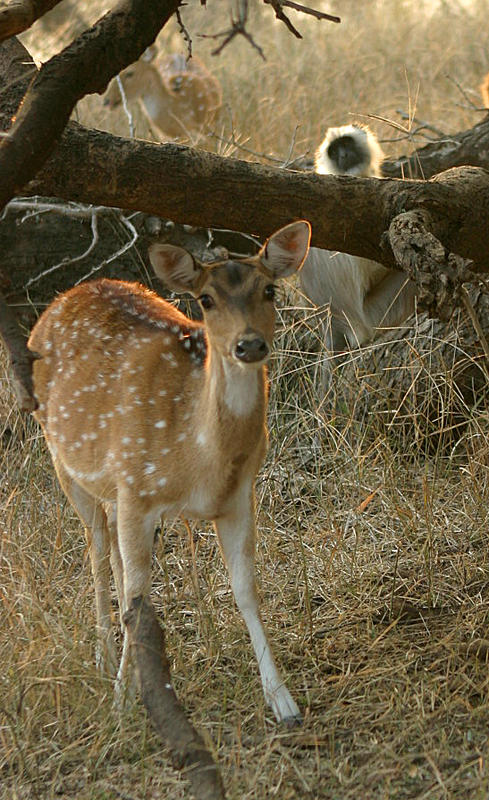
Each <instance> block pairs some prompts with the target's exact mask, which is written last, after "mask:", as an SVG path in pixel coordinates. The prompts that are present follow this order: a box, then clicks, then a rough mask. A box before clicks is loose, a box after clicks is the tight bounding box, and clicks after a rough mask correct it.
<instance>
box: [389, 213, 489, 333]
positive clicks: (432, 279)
mask: <svg viewBox="0 0 489 800" xmlns="http://www.w3.org/2000/svg"><path fill="white" fill-rule="evenodd" d="M432 227H433V224H432V219H431V216H430V215H429V214H428V212H426V211H423V210H421V209H414V210H412V211H406V212H404V213H402V214H398V215H397V216H396V217H394V219H393V220H392V222H391V223H390V225H389V229H388V232H387V234H386V236H387V240H388V242H389V244H390V247H391V248H392V252H393V254H394V257H395V260H396V263H397V265H398V266H399V268H400V269H402V270H403V271H405V272H406V273H407V274H408V275H409V277H410V278H411V279H412V280H413V281H414V282H415V283H416V285H417V287H418V291H417V297H418V304H419V305H420V307H421V308H424V309H426V310H427V311H428V312H429V314H430V315H431V316H434V317H439V318H440V319H441V320H443V321H447V320H449V319H450V317H451V316H452V314H453V312H454V310H455V308H457V307H458V306H459V305H460V303H461V299H460V295H461V289H462V285H463V284H464V283H465V282H467V281H475V282H477V281H478V280H479V279H478V277H477V275H475V274H474V273H473V272H472V271H471V269H470V266H471V265H472V261H471V260H470V259H467V258H462V256H459V255H457V254H456V253H450V252H448V251H447V250H446V249H445V247H444V246H443V245H442V243H441V242H440V241H439V239H437V237H436V236H435V235H434V234H433V233H432V232H431V230H430V229H431V228H432Z"/></svg>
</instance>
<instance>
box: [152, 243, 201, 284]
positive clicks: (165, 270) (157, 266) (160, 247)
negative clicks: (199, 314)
mask: <svg viewBox="0 0 489 800" xmlns="http://www.w3.org/2000/svg"><path fill="white" fill-rule="evenodd" d="M148 254H149V260H150V261H151V264H152V267H153V269H154V271H155V273H156V275H157V276H158V278H159V279H160V280H161V281H162V282H163V283H164V284H165V286H167V287H168V288H169V289H171V290H172V291H173V292H177V293H182V292H190V293H191V294H198V290H199V286H200V285H201V283H202V278H203V274H204V271H203V269H202V267H201V266H200V265H199V264H197V263H196V262H195V261H194V259H193V257H192V256H191V255H190V253H188V252H187V250H184V249H183V248H182V247H175V245H172V244H157V243H156V244H152V245H151V246H150V247H149V250H148Z"/></svg>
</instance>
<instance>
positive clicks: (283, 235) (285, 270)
mask: <svg viewBox="0 0 489 800" xmlns="http://www.w3.org/2000/svg"><path fill="white" fill-rule="evenodd" d="M310 241H311V226H310V224H309V222H307V221H306V220H304V219H303V220H300V221H299V222H292V223H291V224H290V225H286V226H285V228H280V230H278V231H276V232H275V233H273V234H272V235H271V236H270V238H269V239H267V241H266V242H265V244H264V245H263V247H262V249H261V250H260V253H259V257H260V261H261V263H262V264H263V266H264V267H265V269H266V270H267V272H269V273H270V274H271V275H272V277H273V278H274V279H276V278H286V277H287V276H288V275H292V273H294V272H296V271H297V270H298V269H300V267H301V266H302V264H303V262H304V259H305V257H306V256H307V252H308V250H309V243H310Z"/></svg>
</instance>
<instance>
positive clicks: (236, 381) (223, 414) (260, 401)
mask: <svg viewBox="0 0 489 800" xmlns="http://www.w3.org/2000/svg"><path fill="white" fill-rule="evenodd" d="M209 349H210V348H209ZM265 385H266V373H265V367H258V368H256V369H254V368H250V367H246V366H241V365H240V364H233V363H232V362H231V361H229V360H228V359H226V358H223V357H222V356H220V355H218V354H217V353H215V352H213V351H212V350H211V349H210V352H209V353H208V357H207V362H206V364H205V366H204V367H203V384H202V392H201V393H200V398H199V402H198V404H197V407H196V408H195V417H196V423H197V428H198V430H199V432H200V440H201V442H202V443H204V441H205V440H207V439H208V438H210V436H211V435H214V434H215V433H216V434H217V439H218V440H223V439H228V438H229V439H230V441H232V440H234V441H235V443H236V444H237V445H239V444H240V440H242V445H243V447H245V444H246V447H245V449H248V447H253V446H256V444H257V440H258V439H260V438H262V437H264V436H265V429H264V426H265V408H266V391H265ZM217 429H219V430H217ZM211 432H212V433H211Z"/></svg>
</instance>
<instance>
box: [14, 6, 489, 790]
mask: <svg viewBox="0 0 489 800" xmlns="http://www.w3.org/2000/svg"><path fill="white" fill-rule="evenodd" d="M94 5H95V4H94ZM194 5H198V4H196V3H194ZM208 5H209V8H208V9H207V11H203V10H201V9H199V8H195V9H190V11H191V13H192V14H193V15H194V18H195V19H196V20H198V21H199V25H196V23H194V25H195V28H194V29H195V30H197V31H198V30H201V29H202V27H203V26H204V22H202V26H200V20H201V19H202V20H205V21H206V22H205V24H206V25H207V26H210V23H211V22H212V19H213V15H214V14H215V11H214V10H213V6H215V5H216V4H215V3H212V2H211V0H209V3H208ZM326 6H327V7H328V8H329V9H330V10H333V11H338V12H339V13H340V14H341V15H342V16H343V18H344V22H343V24H342V26H332V25H327V24H326V23H322V24H318V23H316V22H314V21H310V22H309V23H307V22H303V21H302V20H300V25H301V28H302V30H303V32H304V35H305V39H304V41H303V42H296V41H295V40H293V39H292V38H291V37H290V36H288V35H287V34H286V32H285V31H284V30H283V29H282V27H280V26H279V25H276V24H274V23H271V22H270V19H271V16H272V14H271V11H270V10H265V11H264V12H262V14H261V15H260V20H259V22H260V24H257V25H256V27H255V31H256V38H257V41H259V43H260V44H261V45H262V46H263V47H264V49H265V50H266V53H267V58H268V61H267V63H261V61H260V60H259V58H258V57H257V55H256V54H255V53H254V52H253V51H252V50H251V49H250V48H249V45H247V44H246V43H245V42H238V43H237V45H236V46H232V47H230V48H229V49H228V50H226V51H225V52H224V54H223V57H222V59H221V60H220V61H217V64H216V67H215V69H216V72H217V73H218V74H219V76H220V78H221V79H222V81H223V84H224V92H225V98H226V102H227V103H228V106H229V108H230V112H229V113H228V112H227V111H226V112H225V113H224V112H223V118H222V120H221V128H220V129H219V135H220V136H221V135H222V136H224V137H225V138H227V141H229V137H230V126H229V115H230V114H232V116H233V119H234V130H235V135H236V136H239V140H240V141H241V142H242V143H246V145H247V146H248V147H250V148H251V149H253V150H256V151H257V152H260V153H273V154H275V155H278V156H280V157H282V158H285V157H286V156H287V154H288V152H289V149H290V145H291V143H292V141H293V139H294V130H295V127H296V125H297V124H298V123H300V124H301V128H300V129H299V131H298V133H297V135H296V144H295V152H296V154H299V153H300V152H305V151H306V150H308V149H309V150H313V149H314V147H315V146H316V144H317V141H318V138H319V136H320V134H321V132H322V130H323V128H324V127H325V126H326V125H328V124H339V123H342V122H344V121H348V120H349V119H350V117H349V113H350V112H352V113H354V114H355V116H356V117H357V118H358V115H359V114H368V113H373V114H378V115H380V116H383V117H387V118H389V119H391V120H393V119H396V120H398V119H399V117H398V116H397V115H396V109H397V108H403V109H405V110H408V108H409V107H410V106H411V107H414V105H416V113H417V114H418V116H419V117H420V118H421V119H425V120H429V121H430V122H431V123H432V124H434V125H436V126H438V127H441V128H442V129H443V130H444V131H447V132H450V131H454V130H457V129H461V128H464V127H469V126H470V125H472V124H473V123H474V122H475V121H477V119H479V118H480V117H479V115H478V114H477V112H476V111H475V110H474V109H473V108H471V107H470V105H469V104H468V103H467V98H464V97H463V96H462V95H461V93H460V91H459V89H457V87H456V84H459V85H460V86H462V87H463V88H464V90H465V91H466V92H468V96H469V97H470V98H471V99H472V100H473V101H474V103H475V104H477V105H478V104H479V99H478V96H477V92H476V89H477V85H478V83H479V81H480V79H481V77H482V75H483V74H484V72H485V71H487V70H488V69H489V61H488V58H489V57H488V52H489V48H488V44H489V31H488V29H487V7H486V4H485V3H483V2H473V3H469V2H467V3H462V2H455V0H453V2H448V0H447V2H440V3H415V2H408V0H406V2H402V3H401V2H399V3H397V2H395V3H394V2H371V3H369V4H365V3H361V2H354V0H345V2H336V3H333V2H331V3H330V4H325V7H326ZM367 6H368V8H367ZM218 23H219V26H218V28H217V29H218V30H221V29H222V28H223V26H225V23H226V18H225V16H224V15H222V16H220V18H219V19H218ZM265 23H266V24H265ZM215 29H216V28H214V30H215ZM167 36H169V37H170V38H171V40H172V43H174V39H175V36H176V33H175V32H174V31H173V29H172V31H170V33H169V34H167ZM35 39H36V37H34V40H35ZM47 41H48V37H47V35H46V36H45V38H44V39H43V40H42V42H43V43H46V42H47ZM40 43H41V38H40V36H37V47H38V50H39V51H40V50H41V44H40ZM31 45H32V46H33V47H34V46H35V45H36V41H32V42H31ZM195 48H196V50H197V52H199V54H202V55H203V57H204V58H206V60H208V61H210V59H209V58H207V57H206V56H207V55H208V53H209V49H210V45H209V43H208V42H207V41H205V40H204V42H202V40H198V39H196V40H195ZM201 48H202V50H201ZM213 63H214V62H213ZM94 113H95V112H94ZM226 114H228V118H226ZM121 124H123V123H121ZM373 127H375V129H376V130H377V131H378V132H379V134H380V135H381V136H382V137H383V138H385V139H389V138H393V137H394V136H397V135H398V133H397V132H395V131H393V129H392V128H391V127H389V126H387V125H385V124H382V125H381V124H380V123H374V124H373ZM215 142H216V140H210V142H207V143H204V144H206V145H208V146H211V147H216V144H215ZM410 147H411V145H410V143H409V142H408V141H404V142H401V143H399V144H393V143H392V144H386V145H385V149H386V150H387V151H388V152H395V148H397V151H399V149H400V150H409V149H410ZM217 149H220V150H221V152H227V153H236V152H237V150H236V147H235V146H234V145H232V144H228V145H226V144H223V143H222V142H221V143H220V144H219V145H218V148H217ZM239 154H240V155H243V153H241V152H240V153H239ZM292 301H297V297H296V296H294V294H293V293H287V294H286V295H285V297H284V298H283V300H282V305H283V311H282V312H281V319H282V326H281V329H280V332H279V336H278V341H277V355H276V357H275V358H274V360H273V363H272V368H271V373H272V398H271V406H270V433H271V449H270V453H269V456H268V458H267V461H266V464H265V466H264V468H263V470H262V472H261V474H260V477H259V480H258V487H257V488H258V498H259V546H258V556H257V564H258V573H259V580H260V585H261V593H262V597H263V606H264V616H265V618H266V620H267V625H268V628H269V630H270V632H271V635H272V638H273V640H274V641H275V650H276V654H277V658H278V661H279V662H280V664H281V665H282V666H283V668H284V671H285V672H286V674H287V676H288V683H289V685H290V687H291V689H292V690H293V692H294V695H295V696H296V698H297V699H298V702H299V704H300V705H301V707H302V709H303V711H304V716H305V720H304V725H303V727H302V728H301V729H298V730H295V731H293V732H288V731H284V730H282V729H280V728H279V727H277V726H276V725H275V724H274V722H273V721H272V720H271V718H270V715H269V714H268V712H267V710H266V709H265V708H264V706H263V702H262V696H261V690H260V686H259V680H258V676H257V670H256V665H255V663H254V659H253V657H252V654H251V649H250V646H249V644H248V641H247V636H246V633H245V631H244V628H243V624H242V622H241V619H240V617H239V615H238V613H237V611H236V609H235V607H234V605H233V601H232V597H231V594H230V591H229V587H228V582H227V578H226V575H225V572H224V569H223V566H222V562H221V558H220V555H219V552H218V548H217V545H216V540H215V536H214V534H213V532H212V530H210V529H207V530H206V529H205V527H204V526H200V525H199V526H195V527H194V531H193V538H194V545H195V547H194V549H195V562H194V561H193V557H192V551H191V548H190V546H189V541H188V536H187V534H186V532H185V529H184V528H183V527H182V526H181V524H179V523H175V524H174V525H173V526H169V528H168V529H167V530H165V532H164V535H163V536H162V537H161V538H160V540H159V542H158V544H157V547H156V550H155V559H154V591H153V599H154V602H155V604H156V605H157V607H158V609H159V611H160V613H161V615H162V616H164V618H165V621H166V629H167V632H168V649H169V653H170V656H171V660H172V668H173V674H174V680H175V685H176V687H177V691H178V693H179V695H180V697H181V698H182V700H183V702H184V705H185V707H186V708H187V709H188V711H189V713H190V714H191V716H192V720H193V722H194V723H195V725H196V726H197V727H198V728H199V730H201V731H202V732H203V733H204V735H205V736H206V737H207V738H208V741H209V744H210V746H211V747H212V748H213V751H214V753H215V755H216V758H217V759H218V761H219V763H220V765H221V768H222V773H223V778H224V782H225V785H226V787H227V790H228V793H229V797H230V798H231V799H232V800H238V799H239V800H242V799H244V798H254V799H255V798H256V800H263V799H264V798H274V797H276V798H278V799H279V800H288V799H289V798H304V800H309V798H310V799H311V800H312V798H320V799H321V800H359V799H360V798H361V800H381V799H383V798H403V800H404V799H407V798H418V799H419V800H421V798H425V800H438V799H441V798H457V799H458V798H471V800H472V799H474V800H483V799H484V800H485V798H487V797H488V796H489V776H488V768H487V756H488V732H489V686H488V683H489V666H488V664H487V663H486V656H487V654H488V653H489V643H488V642H485V641H484V640H485V638H486V635H487V616H488V610H489V591H488V590H489V580H488V567H489V564H488V559H489V550H488V546H487V527H488V521H487V496H488V486H487V484H488V480H489V472H488V464H489V425H488V419H489V418H488V414H487V410H486V409H485V407H481V408H480V409H478V410H477V413H471V412H470V410H467V418H468V425H467V427H466V428H465V429H464V431H463V437H462V438H461V440H460V441H459V442H458V443H457V444H456V446H454V447H452V448H450V449H447V448H445V449H438V450H436V449H434V450H433V451H432V452H431V453H430V454H429V455H424V454H423V452H422V450H421V449H419V448H418V446H417V444H416V441H417V440H416V438H415V435H414V433H413V435H412V437H411V439H409V436H408V437H407V438H406V437H404V438H403V439H399V437H397V436H395V435H391V434H392V431H391V430H390V429H388V426H386V425H385V424H384V423H383V420H382V419H381V418H380V419H379V418H377V417H375V416H374V415H364V416H363V417H362V416H361V415H359V414H358V413H356V410H357V409H358V406H359V398H358V397H357V396H356V394H355V391H356V389H355V384H352V385H351V387H350V388H349V395H348V396H349V398H350V399H349V402H347V404H346V408H343V413H342V422H341V424H337V423H336V422H335V421H334V420H333V419H328V420H327V421H324V419H322V418H321V417H319V416H318V414H317V413H316V411H315V408H316V379H315V362H316V361H317V355H316V354H315V352H314V351H315V350H316V349H317V348H316V342H315V340H314V334H313V333H311V332H307V330H306V328H305V326H304V323H303V317H304V314H303V312H302V311H301V310H300V309H297V308H296V309H291V308H287V307H286V306H287V305H288V304H289V303H290V302H292ZM299 302H300V301H299ZM1 370H2V371H1V372H0V383H1V389H0V392H1V393H0V434H1V440H0V475H1V481H0V532H1V544H0V548H1V550H0V564H1V567H0V569H1V587H0V591H1V592H2V612H3V613H2V615H1V618H0V652H1V653H2V670H1V674H0V748H1V749H0V770H1V784H0V798H2V800H3V798H5V800H7V798H8V799H9V800H11V799H12V800H16V799H18V800H27V798H29V800H31V798H32V800H36V798H43V799H44V798H62V799H63V800H75V798H76V800H88V799H89V798H90V800H102V798H103V799H104V800H105V799H107V800H108V799H109V798H110V799H111V800H112V798H125V799H127V800H129V799H132V800H143V798H145V799H146V798H153V797H154V798H156V797H168V798H172V800H173V798H175V800H177V798H180V797H184V796H185V784H184V782H183V781H182V780H181V779H180V778H178V777H177V776H176V775H175V773H173V772H172V771H171V770H170V769H169V768H168V764H167V760H166V758H165V753H164V751H162V750H161V747H160V745H159V743H158V741H157V740H156V739H155V737H154V736H153V734H152V732H151V729H150V726H149V724H148V722H147V720H146V718H145V714H144V712H143V711H142V709H141V707H140V706H139V704H135V705H133V706H131V707H129V708H128V709H127V711H126V713H125V714H124V715H123V717H122V718H121V719H120V718H118V717H117V716H116V714H115V713H114V712H113V711H112V707H111V699H112V686H111V685H110V683H109V682H108V681H107V680H106V679H105V678H103V677H102V676H101V675H99V674H98V673H97V671H96V669H95V666H94V649H95V648H94V624H93V623H94V611H93V591H92V585H91V577H90V569H89V563H88V560H87V553H86V547H85V543H84V539H83V532H82V529H81V526H80V524H79V522H78V520H77V518H76V517H75V515H74V513H73V511H72V509H71V507H70V506H68V505H67V503H66V501H65V499H64V496H63V495H62V493H61V490H60V489H59V486H58V485H57V483H56V480H55V478H54V475H53V471H52V468H51V465H50V461H49V457H48V455H47V451H46V448H45V446H44V443H43V441H42V439H41V437H40V434H39V431H38V429H37V427H36V426H35V425H34V423H33V421H32V420H30V419H22V418H21V417H20V416H19V414H18V413H17V411H16V410H15V406H14V401H13V396H12V394H11V393H10V391H9V388H8V383H7V377H6V373H5V366H4V362H3V361H2V367H1ZM350 409H351V413H350V416H349V418H348V412H349V410H350ZM353 409H355V413H353ZM345 420H347V422H345ZM415 430H418V431H419V425H418V428H417V427H416V425H415V426H414V427H413V431H415ZM488 638H489V637H488Z"/></svg>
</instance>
